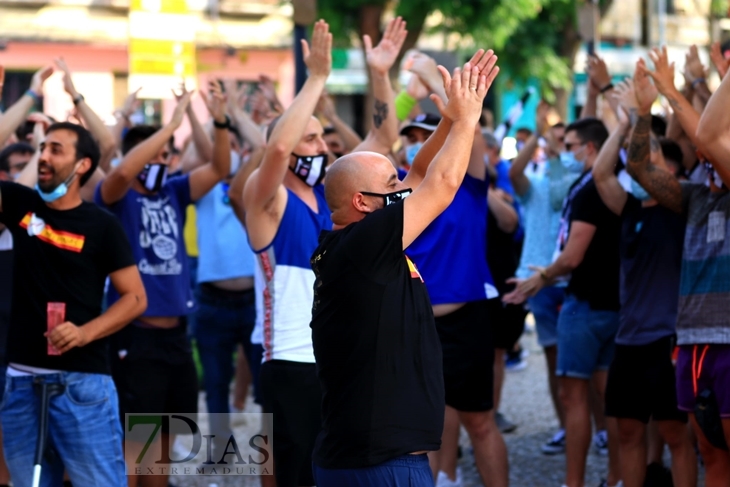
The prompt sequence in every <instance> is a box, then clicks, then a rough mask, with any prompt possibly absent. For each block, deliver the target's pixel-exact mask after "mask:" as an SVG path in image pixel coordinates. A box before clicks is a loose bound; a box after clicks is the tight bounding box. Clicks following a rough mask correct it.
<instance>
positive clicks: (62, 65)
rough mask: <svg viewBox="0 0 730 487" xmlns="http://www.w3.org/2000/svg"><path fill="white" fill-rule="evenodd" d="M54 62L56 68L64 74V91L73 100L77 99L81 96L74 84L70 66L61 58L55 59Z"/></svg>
mask: <svg viewBox="0 0 730 487" xmlns="http://www.w3.org/2000/svg"><path fill="white" fill-rule="evenodd" d="M53 62H54V63H56V67H58V69H60V70H61V71H62V72H63V89H64V90H66V93H68V94H69V95H70V96H71V98H76V97H77V96H79V92H78V91H76V87H75V86H74V82H73V80H72V79H71V70H70V69H68V64H66V61H64V60H63V58H62V57H59V58H56V59H54V61H53Z"/></svg>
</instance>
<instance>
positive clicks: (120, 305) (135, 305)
mask: <svg viewBox="0 0 730 487" xmlns="http://www.w3.org/2000/svg"><path fill="white" fill-rule="evenodd" d="M146 307H147V299H146V297H145V296H138V295H136V294H134V293H127V294H122V296H121V297H120V298H119V300H118V301H117V302H116V303H114V304H112V305H111V306H110V307H109V308H108V309H107V310H106V311H105V312H104V314H102V315H101V316H99V317H98V318H95V319H93V320H91V321H89V322H88V323H86V324H85V325H83V326H82V328H83V331H84V334H85V335H86V338H87V340H88V343H90V342H93V341H96V340H99V339H101V338H104V337H107V336H109V335H111V334H113V333H115V332H117V331H119V330H121V329H122V328H124V327H125V326H126V325H127V324H129V323H130V322H131V321H132V320H134V319H135V318H137V317H138V316H139V315H141V314H142V313H143V312H144V310H145V308H146Z"/></svg>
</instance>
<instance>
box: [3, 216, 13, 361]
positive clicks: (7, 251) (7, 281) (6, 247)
mask: <svg viewBox="0 0 730 487" xmlns="http://www.w3.org/2000/svg"><path fill="white" fill-rule="evenodd" d="M12 241H13V239H12V237H11V236H10V230H8V229H4V230H0V363H5V351H6V345H5V344H6V342H7V339H8V326H9V325H10V299H11V296H12V292H11V291H12V290H13V247H12ZM6 242H7V244H6Z"/></svg>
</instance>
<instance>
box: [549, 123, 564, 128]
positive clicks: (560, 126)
mask: <svg viewBox="0 0 730 487" xmlns="http://www.w3.org/2000/svg"><path fill="white" fill-rule="evenodd" d="M550 128H551V129H564V128H565V124H564V123H563V122H558V123H556V124H555V125H553V126H552V127H550Z"/></svg>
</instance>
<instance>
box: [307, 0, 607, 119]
mask: <svg viewBox="0 0 730 487" xmlns="http://www.w3.org/2000/svg"><path fill="white" fill-rule="evenodd" d="M586 1H590V0H391V1H387V0H318V9H319V15H320V16H321V17H322V18H324V19H326V20H327V21H328V22H329V23H330V26H331V31H332V32H333V33H334V34H335V36H336V39H335V42H336V45H337V46H339V47H348V46H351V45H353V43H357V42H358V41H357V39H359V38H362V36H363V35H364V34H368V35H370V37H371V38H373V39H374V40H375V41H376V42H377V40H378V39H380V29H381V26H382V25H383V14H384V13H385V12H386V10H388V9H393V10H394V12H395V14H396V15H402V16H403V18H404V19H406V21H407V22H408V38H407V39H406V42H405V45H404V49H403V52H405V51H406V50H408V49H410V48H412V47H414V46H415V45H416V42H417V41H418V38H419V37H420V35H421V34H422V33H424V30H425V29H424V26H425V21H426V19H427V17H428V16H429V15H430V14H432V13H434V12H440V13H441V15H442V18H443V20H442V22H441V23H440V24H439V25H438V26H436V27H434V28H433V29H431V31H428V32H427V33H434V32H442V33H446V34H451V33H458V34H460V35H461V42H460V48H461V49H463V50H465V51H467V50H470V49H473V47H474V46H475V45H478V46H488V47H490V48H493V49H494V50H495V51H496V52H497V54H498V55H499V57H500V59H499V64H500V66H501V67H503V69H504V72H505V73H506V74H509V76H510V77H511V78H512V79H515V80H517V81H526V80H527V79H530V78H536V79H538V80H540V82H541V86H542V88H543V94H544V95H545V96H546V97H547V98H548V99H550V100H551V101H555V102H556V104H557V105H558V108H559V109H560V111H561V112H562V113H563V115H564V114H565V111H566V107H567V99H568V97H567V93H568V90H569V89H570V87H571V84H572V79H573V73H572V66H573V63H574V60H575V55H576V54H577V52H578V49H579V48H580V45H581V42H582V39H581V38H580V34H579V32H578V28H577V11H578V8H579V7H580V6H581V5H583V4H585V3H586ZM611 3H612V0H600V2H599V5H600V10H601V13H605V11H606V10H607V9H608V7H609V6H610V5H611ZM395 69H397V65H396V67H395ZM393 74H394V75H395V73H393Z"/></svg>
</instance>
